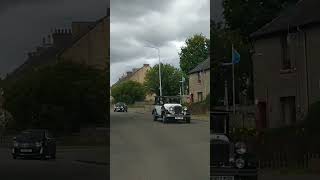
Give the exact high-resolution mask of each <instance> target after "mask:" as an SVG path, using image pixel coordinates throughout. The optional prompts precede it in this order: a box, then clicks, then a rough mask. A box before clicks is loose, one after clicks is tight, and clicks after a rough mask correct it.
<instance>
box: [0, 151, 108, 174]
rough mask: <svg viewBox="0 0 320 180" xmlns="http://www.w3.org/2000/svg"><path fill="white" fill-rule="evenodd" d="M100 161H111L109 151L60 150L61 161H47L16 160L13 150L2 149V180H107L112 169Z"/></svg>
mask: <svg viewBox="0 0 320 180" xmlns="http://www.w3.org/2000/svg"><path fill="white" fill-rule="evenodd" d="M97 154H98V156H99V157H97ZM97 159H98V160H100V161H104V162H107V151H106V148H86V149H82V148H77V147H75V148H72V149H69V148H68V149H61V148H59V147H57V159H56V160H46V161H43V160H37V159H16V160H14V159H12V157H11V154H10V149H8V148H0V179H1V180H29V179H30V180H35V179H46V180H70V179H77V180H88V179H89V180H105V179H107V178H108V177H109V175H108V170H109V166H107V165H106V164H99V163H98V162H97ZM90 160H92V161H93V162H91V161H90ZM95 162H97V163H95Z"/></svg>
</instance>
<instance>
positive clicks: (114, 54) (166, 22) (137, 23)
mask: <svg viewBox="0 0 320 180" xmlns="http://www.w3.org/2000/svg"><path fill="white" fill-rule="evenodd" d="M209 3H210V0H188V1H185V0H165V1H156V0H152V1H150V0H134V1H126V0H112V1H111V34H110V35H111V37H110V44H111V77H110V81H111V84H113V83H114V82H115V81H116V80H118V78H119V77H120V76H121V74H122V73H125V72H126V71H127V70H130V68H133V67H140V66H141V65H142V64H143V63H150V64H156V63H158V56H157V51H156V50H154V49H150V48H146V47H144V46H145V45H153V46H157V47H160V49H161V61H162V62H164V63H170V64H172V65H174V66H176V67H177V66H179V56H178V52H179V51H180V48H178V47H176V45H175V44H180V45H181V44H183V42H184V41H185V39H186V38H188V37H190V36H192V35H193V34H195V33H202V34H204V35H206V36H207V37H209V31H210V30H209V27H210V26H209V25H210V23H209V19H210V5H209Z"/></svg>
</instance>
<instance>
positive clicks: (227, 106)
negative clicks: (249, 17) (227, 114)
mask: <svg viewBox="0 0 320 180" xmlns="http://www.w3.org/2000/svg"><path fill="white" fill-rule="evenodd" d="M224 105H225V106H226V110H227V111H229V100H228V81H227V80H225V81H224Z"/></svg>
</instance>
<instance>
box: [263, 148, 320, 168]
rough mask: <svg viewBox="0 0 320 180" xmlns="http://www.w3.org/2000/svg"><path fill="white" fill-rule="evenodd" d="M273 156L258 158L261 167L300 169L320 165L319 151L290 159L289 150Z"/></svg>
mask: <svg viewBox="0 0 320 180" xmlns="http://www.w3.org/2000/svg"><path fill="white" fill-rule="evenodd" d="M272 156H273V158H271V159H263V160H261V159H260V160H258V168H259V169H281V168H289V167H294V168H299V169H308V168H311V169H315V168H317V167H319V165H320V164H319V162H320V154H319V153H304V154H303V155H302V156H301V157H296V159H290V158H289V156H288V153H287V152H278V153H273V154H272Z"/></svg>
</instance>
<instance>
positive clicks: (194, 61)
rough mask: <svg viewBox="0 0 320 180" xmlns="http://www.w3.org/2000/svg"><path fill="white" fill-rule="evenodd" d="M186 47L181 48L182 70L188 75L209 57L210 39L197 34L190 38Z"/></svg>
mask: <svg viewBox="0 0 320 180" xmlns="http://www.w3.org/2000/svg"><path fill="white" fill-rule="evenodd" d="M185 42H186V46H184V47H182V48H181V52H180V53H179V56H180V68H181V70H182V72H183V73H184V74H188V73H189V71H191V70H192V69H193V68H195V67H196V66H197V65H198V64H200V63H201V62H203V61H204V60H206V59H207V58H208V56H209V43H210V41H209V39H207V38H206V37H205V36H203V35H202V34H195V35H193V36H192V37H190V38H188V39H187V40H186V41H185Z"/></svg>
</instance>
